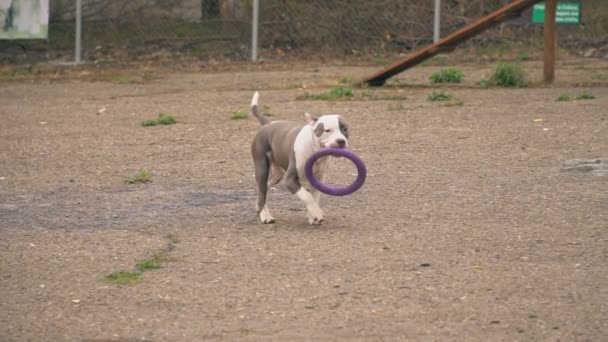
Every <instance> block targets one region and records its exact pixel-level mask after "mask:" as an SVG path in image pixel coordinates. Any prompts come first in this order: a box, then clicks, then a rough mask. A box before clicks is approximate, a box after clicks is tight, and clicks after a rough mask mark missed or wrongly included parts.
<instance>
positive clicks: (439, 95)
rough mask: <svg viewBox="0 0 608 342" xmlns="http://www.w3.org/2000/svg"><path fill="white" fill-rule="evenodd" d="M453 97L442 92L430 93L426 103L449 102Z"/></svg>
mask: <svg viewBox="0 0 608 342" xmlns="http://www.w3.org/2000/svg"><path fill="white" fill-rule="evenodd" d="M453 98H454V97H453V96H452V95H450V94H448V93H444V92H442V91H439V92H434V93H431V94H430V95H429V96H428V97H427V101H431V102H437V101H449V100H451V99H453Z"/></svg>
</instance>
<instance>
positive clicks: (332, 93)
mask: <svg viewBox="0 0 608 342" xmlns="http://www.w3.org/2000/svg"><path fill="white" fill-rule="evenodd" d="M354 96H355V92H354V91H353V89H352V88H347V87H334V88H331V89H330V90H329V91H327V92H325V93H320V94H309V93H304V94H303V95H300V96H298V97H297V98H296V99H297V100H323V101H328V100H343V99H349V98H352V97H354Z"/></svg>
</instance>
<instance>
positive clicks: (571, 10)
mask: <svg viewBox="0 0 608 342" xmlns="http://www.w3.org/2000/svg"><path fill="white" fill-rule="evenodd" d="M532 22H533V23H535V24H542V23H544V22H545V3H544V2H541V3H538V4H536V5H534V8H532ZM555 22H556V23H557V24H580V23H581V3H580V2H558V3H557V12H556V13H555Z"/></svg>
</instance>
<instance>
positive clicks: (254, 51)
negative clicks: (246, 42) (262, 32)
mask: <svg viewBox="0 0 608 342" xmlns="http://www.w3.org/2000/svg"><path fill="white" fill-rule="evenodd" d="M259 13H260V1H259V0H253V20H252V24H251V61H253V62H255V61H257V60H258V24H259V22H258V21H259Z"/></svg>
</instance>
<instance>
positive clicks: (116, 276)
mask: <svg viewBox="0 0 608 342" xmlns="http://www.w3.org/2000/svg"><path fill="white" fill-rule="evenodd" d="M104 279H105V280H106V282H107V283H110V284H115V285H126V284H134V283H139V282H140V281H141V273H137V272H122V271H121V272H113V273H110V274H108V275H107V276H105V278H104Z"/></svg>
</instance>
